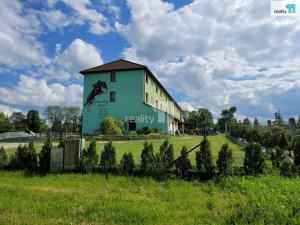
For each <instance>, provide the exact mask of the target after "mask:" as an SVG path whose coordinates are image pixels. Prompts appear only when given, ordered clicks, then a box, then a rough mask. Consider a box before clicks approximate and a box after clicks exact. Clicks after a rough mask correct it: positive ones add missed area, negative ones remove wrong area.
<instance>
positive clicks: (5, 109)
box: [0, 104, 22, 116]
mask: <svg viewBox="0 0 300 225" xmlns="http://www.w3.org/2000/svg"><path fill="white" fill-rule="evenodd" d="M0 112H3V113H4V115H6V116H10V115H11V114H12V113H13V112H22V111H21V110H20V109H15V108H11V107H10V106H8V105H3V104H0Z"/></svg>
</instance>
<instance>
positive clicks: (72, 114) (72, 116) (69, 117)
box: [66, 107, 81, 134]
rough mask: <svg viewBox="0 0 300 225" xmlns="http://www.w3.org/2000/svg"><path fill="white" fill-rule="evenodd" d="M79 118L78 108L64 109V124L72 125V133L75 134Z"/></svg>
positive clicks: (79, 111)
mask: <svg viewBox="0 0 300 225" xmlns="http://www.w3.org/2000/svg"><path fill="white" fill-rule="evenodd" d="M80 116H81V110H80V108H78V107H69V108H67V109H66V122H68V123H71V124H72V132H73V134H74V133H76V130H77V129H78V123H79V119H80Z"/></svg>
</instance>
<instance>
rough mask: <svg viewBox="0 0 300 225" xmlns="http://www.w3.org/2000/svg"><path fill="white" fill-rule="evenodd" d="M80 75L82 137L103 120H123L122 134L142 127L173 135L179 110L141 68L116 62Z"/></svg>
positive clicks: (93, 132) (164, 90) (171, 99)
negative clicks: (82, 80) (110, 117)
mask: <svg viewBox="0 0 300 225" xmlns="http://www.w3.org/2000/svg"><path fill="white" fill-rule="evenodd" d="M80 73H81V74H82V75H84V93H83V101H84V102H83V134H96V133H97V132H98V131H99V128H100V124H101V121H102V119H103V118H105V117H107V116H112V117H113V118H116V119H118V120H122V121H124V124H125V128H124V129H125V131H126V132H129V131H132V130H140V129H142V128H143V127H149V128H153V129H157V130H158V131H159V132H162V133H172V134H174V133H175V131H176V130H178V122H180V121H181V112H182V109H181V108H180V106H179V105H178V104H177V103H176V102H175V100H174V99H173V98H172V96H171V95H170V94H169V93H168V91H167V90H166V89H165V88H164V87H163V86H162V84H161V83H160V82H159V81H158V80H157V78H156V77H155V76H154V75H153V74H152V72H151V71H150V70H149V69H148V68H147V67H146V66H144V65H140V64H137V63H133V62H130V61H126V60H122V59H120V60H116V61H113V62H110V63H107V64H104V65H100V66H97V67H94V68H91V69H87V70H83V71H81V72H80Z"/></svg>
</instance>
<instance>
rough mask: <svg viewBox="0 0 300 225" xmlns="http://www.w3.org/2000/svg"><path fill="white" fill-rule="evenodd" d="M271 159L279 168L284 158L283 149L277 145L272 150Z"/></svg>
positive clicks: (275, 166) (274, 165)
mask: <svg viewBox="0 0 300 225" xmlns="http://www.w3.org/2000/svg"><path fill="white" fill-rule="evenodd" d="M271 160H272V165H273V167H274V168H277V169H279V167H280V164H281V162H282V160H283V150H282V149H281V148H280V147H278V146H276V147H275V148H274V149H273V150H272V152H271Z"/></svg>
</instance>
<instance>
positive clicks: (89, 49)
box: [55, 39, 103, 73]
mask: <svg viewBox="0 0 300 225" xmlns="http://www.w3.org/2000/svg"><path fill="white" fill-rule="evenodd" d="M55 60H56V63H57V64H59V65H61V66H62V67H64V68H65V69H67V70H68V71H71V72H73V73H77V72H79V71H80V70H83V69H87V68H90V67H94V66H98V65H100V64H103V60H102V58H101V55H100V53H99V51H98V49H97V48H96V47H95V46H93V45H92V44H89V43H87V42H85V41H83V40H81V39H75V40H74V41H73V42H72V43H71V44H70V45H69V46H68V47H67V48H66V49H65V50H64V51H63V52H62V53H61V54H59V55H57V56H56V59H55Z"/></svg>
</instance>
